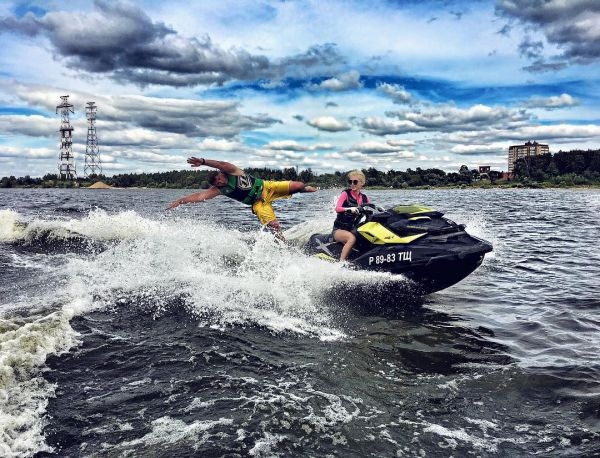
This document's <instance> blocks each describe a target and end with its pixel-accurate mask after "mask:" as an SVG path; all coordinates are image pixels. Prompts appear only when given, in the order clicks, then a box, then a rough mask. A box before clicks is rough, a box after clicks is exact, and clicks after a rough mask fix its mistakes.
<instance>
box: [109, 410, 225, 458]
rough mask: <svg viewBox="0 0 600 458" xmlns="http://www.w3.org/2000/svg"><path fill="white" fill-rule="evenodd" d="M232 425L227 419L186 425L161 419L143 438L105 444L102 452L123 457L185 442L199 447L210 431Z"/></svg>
mask: <svg viewBox="0 0 600 458" xmlns="http://www.w3.org/2000/svg"><path fill="white" fill-rule="evenodd" d="M232 423H233V420H232V419H229V418H220V419H219V420H204V421H203V420H196V421H194V422H192V423H189V424H188V423H185V422H184V421H182V420H176V419H173V418H170V417H161V418H158V419H156V420H154V421H153V422H152V431H150V432H149V433H148V434H146V435H144V436H143V437H140V438H139V439H133V440H131V441H126V442H122V443H121V444H118V445H116V446H112V445H107V444H105V445H104V450H105V451H106V452H108V453H109V454H113V453H114V454H117V453H118V451H121V452H122V453H123V456H126V455H128V454H129V453H128V452H134V453H135V454H139V453H141V452H142V451H146V452H151V451H152V450H156V447H160V446H165V445H167V444H178V443H181V442H187V443H189V444H191V445H192V446H193V447H199V446H200V445H201V444H203V443H205V442H206V441H207V440H208V439H209V438H210V436H211V432H210V431H211V429H213V428H215V427H218V426H229V425H231V424H232ZM215 434H218V433H215ZM115 456H116V455H115Z"/></svg>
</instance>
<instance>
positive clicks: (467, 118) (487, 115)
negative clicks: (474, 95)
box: [387, 104, 530, 132]
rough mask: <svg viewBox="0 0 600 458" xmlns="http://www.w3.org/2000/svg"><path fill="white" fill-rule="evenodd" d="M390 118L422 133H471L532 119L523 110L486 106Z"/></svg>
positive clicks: (443, 108)
mask: <svg viewBox="0 0 600 458" xmlns="http://www.w3.org/2000/svg"><path fill="white" fill-rule="evenodd" d="M387 114H388V116H394V117H397V118H399V119H400V121H401V122H404V123H408V124H407V126H408V125H410V126H412V129H411V130H410V131H412V132H417V131H419V130H431V131H440V132H452V131H456V130H465V129H466V130H469V129H473V128H475V127H478V128H487V127H488V126H501V125H507V124H510V125H518V124H521V123H523V122H524V121H527V120H529V118H530V116H529V115H528V114H527V113H526V112H525V111H523V110H517V111H515V110H510V109H508V108H504V107H489V106H487V105H482V104H477V105H473V106H472V107H469V108H457V107H454V106H447V105H445V106H439V107H436V109H435V110H429V111H406V112H390V113H387ZM407 131H409V130H407Z"/></svg>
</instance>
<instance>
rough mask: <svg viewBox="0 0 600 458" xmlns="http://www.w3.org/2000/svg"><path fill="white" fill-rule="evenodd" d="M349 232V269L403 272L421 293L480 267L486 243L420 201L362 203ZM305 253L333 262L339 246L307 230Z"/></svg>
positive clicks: (328, 236)
mask: <svg viewBox="0 0 600 458" xmlns="http://www.w3.org/2000/svg"><path fill="white" fill-rule="evenodd" d="M358 214H359V215H360V217H358V218H357V220H356V222H355V227H354V229H353V232H354V233H355V235H356V244H355V245H354V247H353V249H352V252H351V253H350V255H349V256H348V259H347V261H348V262H349V264H350V266H351V267H354V268H357V269H365V270H376V271H385V272H390V273H392V274H399V275H403V276H404V277H406V278H408V279H410V280H411V281H412V282H414V284H415V286H416V290H417V291H418V292H419V293H421V294H430V293H433V292H436V291H440V290H442V289H445V288H448V287H449V286H452V285H454V284H456V283H458V282H459V281H461V280H462V279H464V278H465V277H467V276H468V275H469V274H471V273H472V272H473V271H474V270H475V269H477V267H479V266H480V265H481V262H482V261H483V258H484V256H485V254H486V253H489V252H490V251H492V244H491V243H489V242H487V241H485V240H482V239H480V238H477V237H474V236H472V235H469V234H468V233H467V232H466V231H465V225H463V224H456V223H455V222H454V221H451V220H450V219H448V218H445V217H444V214H443V213H442V212H440V211H436V210H434V209H432V208H429V207H426V206H422V205H415V204H412V205H397V206H395V207H391V208H388V209H383V208H381V207H376V206H375V205H372V204H366V205H363V206H361V207H358ZM304 250H305V252H306V253H307V254H309V255H314V256H317V257H319V258H321V259H325V260H328V261H337V260H338V259H339V257H340V252H341V250H342V244H341V243H338V242H336V241H335V240H334V239H333V235H332V234H331V233H328V234H313V235H312V236H311V237H310V239H309V240H308V242H307V243H306V244H305V246H304Z"/></svg>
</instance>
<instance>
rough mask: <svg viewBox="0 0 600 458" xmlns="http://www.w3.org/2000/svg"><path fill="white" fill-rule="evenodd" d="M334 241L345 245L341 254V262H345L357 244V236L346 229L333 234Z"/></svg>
mask: <svg viewBox="0 0 600 458" xmlns="http://www.w3.org/2000/svg"><path fill="white" fill-rule="evenodd" d="M333 239H334V240H335V241H336V242H341V243H343V244H344V247H343V248H342V253H341V254H340V261H345V260H346V259H347V258H348V255H349V254H350V251H352V247H353V246H354V244H355V243H356V236H355V235H354V234H353V233H352V232H350V231H345V230H344V229H337V230H336V231H335V232H334V233H333Z"/></svg>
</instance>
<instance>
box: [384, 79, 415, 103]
mask: <svg viewBox="0 0 600 458" xmlns="http://www.w3.org/2000/svg"><path fill="white" fill-rule="evenodd" d="M377 89H379V90H380V91H382V92H384V93H385V94H387V95H388V96H389V97H390V98H391V99H392V100H393V102H394V103H398V104H410V103H412V101H413V98H412V96H411V94H410V92H408V91H407V90H406V89H404V86H400V85H398V84H389V83H382V84H379V85H377Z"/></svg>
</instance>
